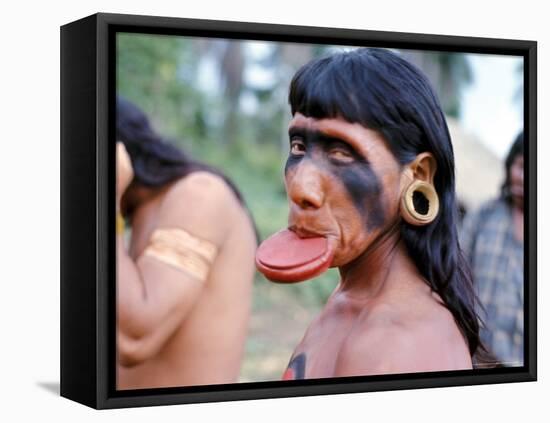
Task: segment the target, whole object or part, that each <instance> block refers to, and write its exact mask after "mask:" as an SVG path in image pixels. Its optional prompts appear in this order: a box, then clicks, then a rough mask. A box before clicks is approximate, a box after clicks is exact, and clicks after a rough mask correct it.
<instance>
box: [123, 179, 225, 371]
mask: <svg viewBox="0 0 550 423" xmlns="http://www.w3.org/2000/svg"><path fill="white" fill-rule="evenodd" d="M220 190H221V191H224V190H225V191H227V188H226V187H225V186H220V183H219V182H218V181H217V180H216V179H215V177H213V176H210V175H206V176H205V175H204V174H199V175H197V176H196V177H195V176H193V175H191V176H189V177H187V178H185V179H184V180H182V181H180V182H178V183H177V185H176V186H174V187H172V188H171V189H170V191H169V192H168V193H167V194H166V197H165V199H164V200H163V204H162V206H161V210H160V213H159V219H158V223H157V225H158V229H157V230H156V231H155V232H153V236H152V238H151V242H150V244H149V246H148V247H147V248H146V249H145V251H144V253H142V254H141V255H140V256H139V257H138V258H137V260H135V261H134V260H132V258H131V257H130V256H129V255H128V252H127V250H126V247H125V245H124V239H123V237H122V236H118V237H117V266H118V275H117V348H118V359H119V363H120V364H121V365H123V366H133V365H137V364H139V363H141V362H143V361H145V360H147V359H148V358H150V357H153V356H154V355H156V354H157V353H158V352H159V351H160V349H161V348H162V347H163V345H164V344H165V343H166V341H167V340H168V339H169V338H170V336H171V335H172V334H173V333H174V332H175V331H176V330H177V328H178V327H179V326H180V325H181V323H182V321H183V320H184V319H185V317H186V315H187V314H188V313H189V311H190V310H191V308H192V307H193V306H194V305H195V303H196V302H197V300H198V298H199V297H200V295H201V293H202V291H203V289H204V285H205V283H206V278H207V272H208V267H207V265H209V264H211V263H208V261H207V260H203V259H202V258H201V256H200V254H199V253H200V252H201V251H200V249H199V253H197V251H195V250H196V248H194V247H193V245H191V246H189V245H188V244H189V242H185V240H184V242H183V245H182V240H181V237H182V234H187V235H186V236H187V238H188V239H191V240H192V241H193V242H195V244H197V243H199V244H200V243H201V242H202V243H204V244H206V245H210V246H212V248H214V249H219V248H220V247H221V246H222V244H223V242H224V239H225V237H226V233H227V229H228V223H229V222H230V221H229V220H228V219H222V218H220V216H218V214H220V211H223V212H224V213H226V212H227V209H228V207H227V204H225V203H226V202H227V201H230V199H229V198H228V197H227V195H223V192H222V193H220ZM189 204H192V205H193V207H189ZM159 234H161V236H158V237H157V238H158V239H155V235H159Z"/></svg>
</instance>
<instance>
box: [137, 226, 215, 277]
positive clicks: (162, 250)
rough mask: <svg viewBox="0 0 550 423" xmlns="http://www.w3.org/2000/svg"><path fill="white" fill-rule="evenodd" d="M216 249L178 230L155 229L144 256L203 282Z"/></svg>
mask: <svg viewBox="0 0 550 423" xmlns="http://www.w3.org/2000/svg"><path fill="white" fill-rule="evenodd" d="M217 252H218V249H217V247H216V246H215V245H214V244H212V243H211V242H209V241H205V240H203V239H200V238H197V237H196V236H194V235H191V234H190V233H189V232H187V231H185V230H183V229H180V228H170V229H165V228H162V229H156V230H155V231H154V232H153V235H152V236H151V239H150V241H149V245H148V246H147V248H145V251H144V252H143V255H144V256H149V257H153V258H155V259H157V260H159V261H161V262H163V263H166V264H168V265H170V266H172V267H175V268H176V269H179V270H183V271H185V272H187V273H188V274H190V275H191V276H193V277H195V278H197V279H199V280H201V281H205V280H206V277H207V276H208V272H209V270H210V266H212V263H213V262H214V259H215V257H216V254H217Z"/></svg>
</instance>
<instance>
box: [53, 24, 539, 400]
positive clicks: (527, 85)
mask: <svg viewBox="0 0 550 423" xmlns="http://www.w3.org/2000/svg"><path fill="white" fill-rule="evenodd" d="M119 31H129V32H140V33H154V34H167V35H192V36H198V37H200V36H208V37H223V38H229V39H251V40H271V41H286V42H307V43H323V44H342V45H362V44H365V45H366V44H368V45H369V46H371V47H376V46H379V47H389V48H407V49H420V50H438V51H450V52H458V51H460V52H470V53H490V54H501V55H516V56H522V57H523V59H524V132H525V137H527V140H528V142H527V143H526V152H525V160H526V169H527V172H526V175H527V179H526V183H525V184H526V199H525V201H526V204H527V213H526V215H525V219H526V224H525V240H526V242H525V250H524V254H525V256H524V257H525V293H524V294H525V295H524V299H525V302H524V307H525V314H524V319H525V342H524V348H525V354H524V357H525V361H524V366H523V367H517V368H499V369H476V370H472V371H453V372H434V373H414V374H405V375H403V374H399V375H383V376H369V377H350V378H334V379H317V380H301V381H298V380H296V381H284V382H283V381H270V382H255V383H235V384H228V385H211V386H191V387H179V388H159V389H144V390H135V391H116V390H115V383H114V377H115V376H114V362H115V330H114V324H113V322H114V319H115V314H114V313H115V289H116V285H115V281H116V263H115V207H114V195H115V193H114V185H115V184H114V182H113V181H114V180H115V144H114V143H112V142H111V143H109V140H110V139H113V136H114V124H113V121H114V118H113V116H114V104H115V95H116V93H115V91H116V86H115V83H116V82H115V80H116V78H115V74H114V66H113V63H114V61H115V59H116V57H115V48H114V37H115V34H116V33H117V32H119ZM536 107H537V44H536V42H534V41H520V40H506V39H489V38H476V37H456V36H441V35H429V34H410V33H399V32H381V31H366V30H349V29H336V28H318V27H302V26H287V25H271V24H257V23H244V22H226V21H212V20H197V19H181V18H167V17H153V16H135V15H119V14H104V13H99V14H95V15H92V16H89V17H86V18H83V19H81V20H78V21H75V22H72V23H69V24H67V25H64V26H62V27H61V395H62V396H64V397H66V398H69V399H72V400H74V401H77V402H80V403H82V404H85V405H88V406H90V407H94V408H98V409H103V408H118V407H132V406H149V405H167V404H182V403H196V402H210V401H232V400H243V399H259V398H276V397H290V396H305V395H319V394H334V393H351V392H368V391H380V390H399V389H415V388H429V387H442V386H459V385H477V384H489V383H505V382H523V381H534V380H536V378H537V348H536V346H537V342H536V338H537V320H536V315H537V313H536V305H537V301H536V298H537V266H536V248H537V247H536V246H537V198H536V192H537V181H536V174H537V169H536V162H537V160H536V150H537V144H536V139H537V122H536V115H537V113H536V111H537V109H536Z"/></svg>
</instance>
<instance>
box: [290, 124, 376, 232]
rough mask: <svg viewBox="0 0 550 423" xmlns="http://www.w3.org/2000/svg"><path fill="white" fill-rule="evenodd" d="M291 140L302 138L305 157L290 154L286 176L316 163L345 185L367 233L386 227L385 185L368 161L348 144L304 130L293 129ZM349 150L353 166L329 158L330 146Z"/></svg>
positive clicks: (349, 163)
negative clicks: (304, 164) (309, 162)
mask: <svg viewBox="0 0 550 423" xmlns="http://www.w3.org/2000/svg"><path fill="white" fill-rule="evenodd" d="M289 135H290V139H291V141H292V139H293V138H294V137H299V139H300V141H301V142H302V143H303V144H304V145H305V149H306V151H305V154H303V155H297V154H289V157H288V159H287V161H286V164H285V175H286V174H287V173H288V172H289V171H290V170H291V169H293V168H294V167H296V166H298V165H299V164H300V163H301V161H302V160H315V163H316V164H318V165H319V166H322V167H323V168H324V169H327V170H328V171H329V172H330V173H332V174H333V175H334V176H335V177H336V178H337V179H339V180H340V181H342V184H343V185H344V187H345V189H346V191H347V192H348V194H349V196H350V198H351V200H352V202H353V204H354V206H355V208H356V209H357V211H358V212H359V214H360V215H361V216H363V217H364V218H365V221H366V226H367V230H369V231H371V230H374V229H376V228H379V227H381V226H382V225H383V224H384V220H385V213H384V207H383V205H382V198H381V195H382V185H381V184H380V181H379V180H378V177H377V176H376V174H375V172H374V170H373V169H372V166H371V165H370V163H368V161H367V160H366V159H365V158H364V157H362V156H361V155H360V154H358V153H357V152H356V151H355V150H354V149H353V148H352V147H351V146H349V144H347V143H346V142H344V141H342V140H339V139H337V138H332V137H328V136H325V135H323V134H322V133H319V132H317V131H308V130H305V129H301V128H292V129H291V130H290V131H289ZM334 143H336V144H338V145H344V146H347V147H346V148H345V149H346V151H348V152H349V153H350V154H351V155H352V156H353V161H351V162H339V161H337V160H331V159H329V158H328V155H327V154H328V151H329V150H330V148H331V146H332V145H333V144H334ZM316 151H322V152H323V157H324V159H323V160H317V159H316V158H313V157H312V155H313V153H314V152H316Z"/></svg>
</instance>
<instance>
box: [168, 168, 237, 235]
mask: <svg viewBox="0 0 550 423" xmlns="http://www.w3.org/2000/svg"><path fill="white" fill-rule="evenodd" d="M242 212H243V211H242V207H241V206H240V203H239V201H238V199H237V197H236V196H235V194H234V193H233V191H232V190H231V188H230V187H229V185H228V184H227V183H226V182H225V181H224V180H223V178H222V177H220V176H218V175H215V174H213V173H210V172H205V171H198V172H193V173H191V174H190V175H188V176H186V177H184V178H182V179H180V180H178V181H177V182H175V183H174V184H172V185H171V186H170V188H169V189H168V190H167V192H166V194H165V195H164V198H163V200H162V205H161V209H160V215H159V222H158V224H159V226H168V227H182V228H184V229H186V230H188V231H189V232H190V233H192V234H193V235H196V236H199V237H202V238H205V239H207V240H209V241H211V242H214V243H216V244H218V245H220V244H221V243H222V241H223V239H224V238H225V235H226V233H227V231H228V230H229V229H230V227H231V225H232V222H233V220H234V219H235V218H236V215H237V214H239V213H242Z"/></svg>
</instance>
